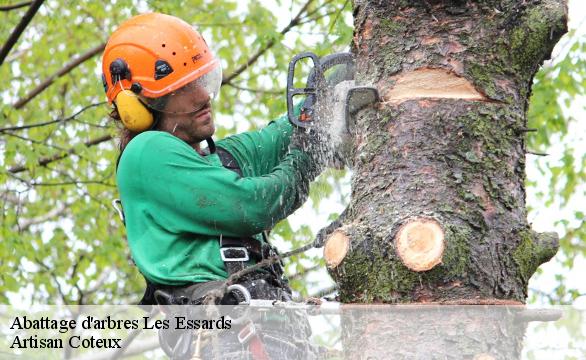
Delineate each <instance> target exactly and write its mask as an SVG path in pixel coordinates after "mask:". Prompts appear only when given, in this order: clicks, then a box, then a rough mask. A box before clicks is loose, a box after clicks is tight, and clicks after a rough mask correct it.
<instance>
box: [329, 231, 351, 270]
mask: <svg viewBox="0 0 586 360" xmlns="http://www.w3.org/2000/svg"><path fill="white" fill-rule="evenodd" d="M349 247H350V238H349V237H348V236H347V235H346V234H345V233H344V232H343V231H341V230H336V231H334V232H333V233H332V234H331V235H330V236H329V237H328V239H327V240H326V243H325V245H324V258H325V259H326V264H327V265H328V267H329V268H335V267H336V266H338V265H340V263H341V262H342V260H344V258H345V257H346V254H347V253H348V248H349Z"/></svg>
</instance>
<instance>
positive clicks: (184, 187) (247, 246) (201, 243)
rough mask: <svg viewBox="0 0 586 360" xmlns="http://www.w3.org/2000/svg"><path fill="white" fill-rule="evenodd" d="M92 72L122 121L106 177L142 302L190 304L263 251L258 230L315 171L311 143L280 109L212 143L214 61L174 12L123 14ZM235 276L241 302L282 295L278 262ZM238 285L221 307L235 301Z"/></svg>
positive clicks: (217, 74) (291, 203)
mask: <svg viewBox="0 0 586 360" xmlns="http://www.w3.org/2000/svg"><path fill="white" fill-rule="evenodd" d="M102 70H103V76H102V80H103V85H104V89H105V91H106V94H107V97H108V100H109V102H110V103H111V104H112V105H113V112H112V116H113V117H114V118H115V119H119V120H121V121H122V123H123V124H124V128H123V129H122V132H121V141H120V156H119V158H118V164H117V174H116V177H117V184H118V188H119V192H120V196H121V203H122V205H123V207H124V219H125V225H126V229H127V236H128V244H129V247H130V251H131V254H132V258H133V260H134V262H135V263H136V266H137V267H138V269H139V270H140V272H141V273H142V274H143V275H144V277H145V279H146V281H147V290H146V292H145V295H144V297H143V299H142V301H141V303H143V304H154V303H155V302H157V301H158V302H169V303H198V302H200V301H201V300H202V297H203V296H204V295H205V294H206V293H208V292H209V291H210V290H211V289H214V288H216V287H218V286H220V285H221V284H222V283H223V281H225V279H226V278H227V277H228V276H229V275H230V274H233V273H235V272H237V271H239V270H241V269H243V268H244V267H246V266H249V265H251V264H254V263H256V262H258V261H260V260H261V259H263V258H266V257H268V256H270V255H272V254H274V252H275V250H274V248H273V247H271V246H270V245H269V244H268V242H267V237H266V230H269V229H271V228H272V227H273V225H274V224H275V223H277V222H278V221H279V220H282V219H284V218H285V217H287V216H288V215H289V214H291V213H292V212H293V211H294V210H295V209H297V208H298V207H299V206H300V205H301V204H302V203H303V202H304V200H305V199H306V197H307V192H308V188H309V182H310V181H311V180H313V179H314V178H315V177H316V176H317V175H318V174H319V172H320V171H321V169H322V168H323V164H322V163H323V162H320V161H319V160H318V158H319V156H318V155H317V151H316V152H312V151H309V150H308V147H311V146H312V145H311V144H312V143H315V141H311V140H312V139H310V138H309V136H311V135H308V133H306V132H305V131H303V130H295V129H294V128H293V126H292V125H291V124H290V123H289V121H288V120H287V118H286V117H285V116H283V117H282V118H279V119H278V120H276V121H273V122H271V123H270V124H269V125H268V126H266V127H265V128H263V129H261V130H259V131H252V132H246V133H242V134H238V135H234V136H230V137H227V138H225V139H222V140H219V141H217V142H214V141H213V140H212V135H213V134H214V131H215V126H214V120H213V116H212V105H211V102H212V100H213V99H214V97H215V96H216V95H217V94H218V91H219V89H220V85H221V81H222V71H221V66H220V61H219V60H218V59H217V58H215V57H214V56H213V54H212V52H211V51H210V49H209V48H208V46H207V44H206V42H205V40H204V39H203V38H202V37H201V35H200V34H199V33H198V32H197V31H196V30H194V29H193V28H192V27H191V26H190V25H188V24H187V23H185V22H184V21H182V20H180V19H178V18H175V17H172V16H168V15H163V14H156V13H154V14H144V15H139V16H136V17H134V18H132V19H130V20H128V21H126V22H124V23H123V24H122V25H121V26H120V27H119V28H118V29H117V30H116V31H115V32H114V33H113V34H112V35H111V37H110V39H109V40H108V43H107V45H106V48H105V50H104V54H103V59H102ZM204 140H205V141H206V142H207V145H208V146H207V148H205V149H204V148H202V147H201V145H200V143H201V142H203V141H204ZM239 283H240V284H241V285H243V286H244V287H245V288H246V289H248V291H249V292H250V295H251V296H252V298H261V299H276V300H290V298H291V290H290V289H289V287H288V285H287V283H286V279H285V278H284V277H283V270H282V267H281V265H280V264H276V265H274V266H270V267H267V268H263V269H262V270H261V271H257V272H255V273H253V274H251V275H249V276H245V277H243V278H242V279H240V280H239ZM238 289H242V287H239V288H238ZM238 289H235V291H231V292H229V293H228V294H227V295H226V296H225V298H224V299H222V303H228V304H230V303H238V302H239V301H240V300H241V297H242V295H243V294H241V293H239V290H238Z"/></svg>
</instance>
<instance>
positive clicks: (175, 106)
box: [163, 81, 216, 143]
mask: <svg viewBox="0 0 586 360" xmlns="http://www.w3.org/2000/svg"><path fill="white" fill-rule="evenodd" d="M163 113H164V116H163V122H164V124H163V127H164V130H165V131H168V132H170V133H171V134H173V135H175V136H177V137H179V138H181V139H182V140H184V141H186V142H188V143H198V142H200V141H203V140H205V139H207V138H209V137H211V136H212V135H213V134H214V132H215V130H216V129H215V126H214V121H213V118H212V107H211V98H210V95H209V94H208V92H207V91H206V89H205V88H203V87H202V86H200V85H198V84H197V82H195V81H194V82H191V83H189V84H187V85H185V86H184V87H182V88H180V89H179V90H177V91H175V92H173V93H172V94H170V95H168V99H167V102H166V104H165V109H164V111H163Z"/></svg>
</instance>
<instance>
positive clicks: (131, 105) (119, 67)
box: [110, 58, 154, 132]
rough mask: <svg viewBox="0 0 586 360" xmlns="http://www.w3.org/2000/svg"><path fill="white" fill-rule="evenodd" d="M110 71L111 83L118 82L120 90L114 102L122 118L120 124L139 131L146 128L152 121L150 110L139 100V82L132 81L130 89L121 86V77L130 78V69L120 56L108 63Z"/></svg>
mask: <svg viewBox="0 0 586 360" xmlns="http://www.w3.org/2000/svg"><path fill="white" fill-rule="evenodd" d="M110 73H111V75H112V83H113V84H116V82H119V83H120V88H121V89H122V91H120V92H119V93H118V95H116V99H114V103H115V104H116V109H117V110H118V115H119V116H120V119H121V120H122V124H124V127H126V128H127V129H128V130H130V131H133V132H141V131H145V130H148V129H149V128H150V127H151V126H153V123H154V117H153V114H152V112H151V111H150V110H149V109H148V108H147V107H146V106H145V104H144V103H143V102H142V101H141V100H140V98H139V97H138V95H137V94H139V93H140V92H141V90H142V87H141V86H140V84H139V83H133V84H132V86H131V88H130V90H128V89H124V88H123V87H122V81H120V80H121V79H128V80H130V78H131V75H130V69H129V68H128V65H127V64H126V62H125V61H124V60H122V59H120V58H118V59H116V60H114V61H113V62H112V63H111V64H110Z"/></svg>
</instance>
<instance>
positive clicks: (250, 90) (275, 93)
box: [226, 83, 283, 95]
mask: <svg viewBox="0 0 586 360" xmlns="http://www.w3.org/2000/svg"><path fill="white" fill-rule="evenodd" d="M226 85H228V86H231V87H233V88H234V89H237V90H242V91H248V92H251V93H261V94H271V95H283V92H282V91H277V90H264V89H251V88H247V87H243V86H239V85H236V84H233V83H227V84H226Z"/></svg>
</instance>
